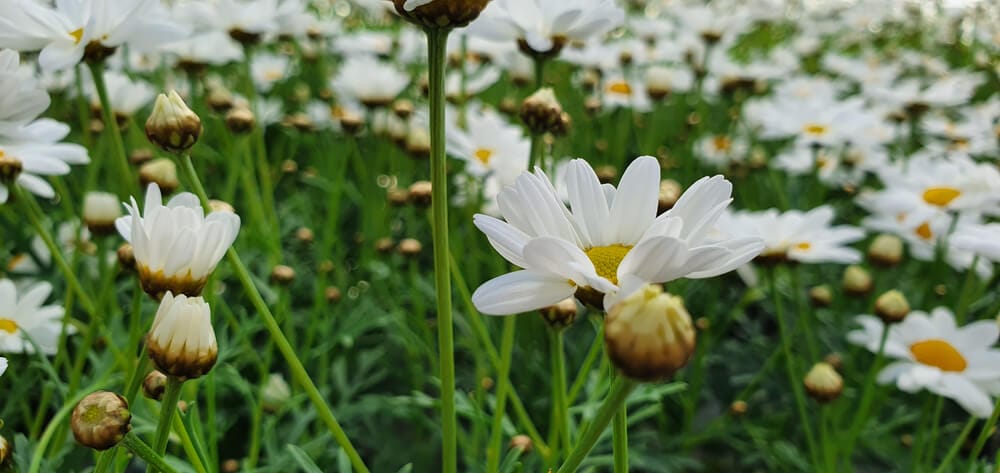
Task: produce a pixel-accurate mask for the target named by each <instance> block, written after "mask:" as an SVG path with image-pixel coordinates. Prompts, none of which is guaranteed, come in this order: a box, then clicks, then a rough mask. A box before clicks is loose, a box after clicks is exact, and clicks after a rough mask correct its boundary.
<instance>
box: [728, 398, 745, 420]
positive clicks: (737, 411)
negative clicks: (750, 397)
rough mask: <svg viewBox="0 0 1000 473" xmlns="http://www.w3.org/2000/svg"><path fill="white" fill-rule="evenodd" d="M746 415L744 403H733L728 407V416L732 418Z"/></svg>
mask: <svg viewBox="0 0 1000 473" xmlns="http://www.w3.org/2000/svg"><path fill="white" fill-rule="evenodd" d="M746 413H747V403H746V401H733V402H732V404H730V405H729V414H730V415H732V416H733V417H743V416H744V415H746Z"/></svg>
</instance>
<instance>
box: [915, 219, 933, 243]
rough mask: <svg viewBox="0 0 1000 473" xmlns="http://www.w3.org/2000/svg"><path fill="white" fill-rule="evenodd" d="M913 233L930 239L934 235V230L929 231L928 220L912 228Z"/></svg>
mask: <svg viewBox="0 0 1000 473" xmlns="http://www.w3.org/2000/svg"><path fill="white" fill-rule="evenodd" d="M913 233H916V234H917V236H918V237H920V238H923V239H924V240H930V239H931V238H933V237H934V232H933V231H931V224H930V223H928V222H924V223H921V224H920V226H919V227H917V229H916V230H913Z"/></svg>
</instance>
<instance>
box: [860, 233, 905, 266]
mask: <svg viewBox="0 0 1000 473" xmlns="http://www.w3.org/2000/svg"><path fill="white" fill-rule="evenodd" d="M868 258H869V259H870V260H871V262H872V263H874V264H877V265H879V266H886V267H890V266H895V265H897V264H899V262H900V261H901V260H902V259H903V240H901V239H900V238H899V237H897V236H895V235H888V234H881V235H878V236H876V237H875V239H874V240H872V244H871V245H870V246H869V247H868Z"/></svg>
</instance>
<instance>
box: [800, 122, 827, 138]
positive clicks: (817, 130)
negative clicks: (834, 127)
mask: <svg viewBox="0 0 1000 473" xmlns="http://www.w3.org/2000/svg"><path fill="white" fill-rule="evenodd" d="M802 131H803V132H805V134H807V135H813V136H823V135H825V134H826V132H827V131H829V128H828V127H827V126H826V125H819V124H816V123H809V124H807V125H806V126H804V127H802Z"/></svg>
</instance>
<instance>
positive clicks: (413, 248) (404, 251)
mask: <svg viewBox="0 0 1000 473" xmlns="http://www.w3.org/2000/svg"><path fill="white" fill-rule="evenodd" d="M398 249H399V254H401V255H403V256H407V257H411V258H412V257H415V256H417V255H419V254H420V251H421V250H423V245H421V244H420V241H419V240H415V239H413V238H404V239H403V240H402V241H400V242H399V247H398Z"/></svg>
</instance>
